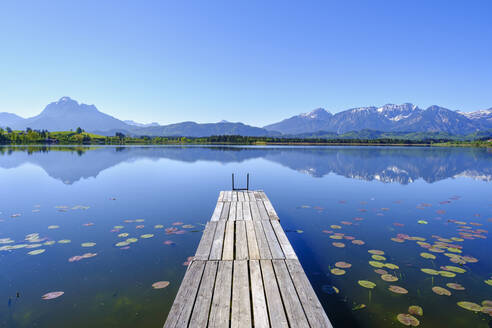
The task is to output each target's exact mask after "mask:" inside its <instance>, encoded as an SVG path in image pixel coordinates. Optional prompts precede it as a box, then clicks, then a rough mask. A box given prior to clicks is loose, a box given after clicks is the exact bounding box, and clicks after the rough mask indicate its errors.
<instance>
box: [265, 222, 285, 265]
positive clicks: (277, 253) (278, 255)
mask: <svg viewBox="0 0 492 328" xmlns="http://www.w3.org/2000/svg"><path fill="white" fill-rule="evenodd" d="M260 222H261V224H262V225H263V230H264V231H265V236H266V239H267V242H268V246H269V247H270V252H271V253H272V258H273V259H285V255H284V252H282V248H281V247H280V244H279V242H278V239H277V236H276V235H275V232H274V231H273V228H272V225H271V223H270V221H269V220H262V221H260Z"/></svg>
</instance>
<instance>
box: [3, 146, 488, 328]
mask: <svg viewBox="0 0 492 328" xmlns="http://www.w3.org/2000/svg"><path fill="white" fill-rule="evenodd" d="M231 173H236V176H237V183H238V184H244V183H245V175H246V173H250V174H251V188H252V189H263V190H265V192H266V193H267V195H268V196H269V198H270V200H271V201H272V203H273V205H274V207H275V209H276V210H277V213H278V214H279V217H280V219H281V224H282V226H283V228H284V230H286V232H287V236H288V238H289V240H290V241H291V243H292V245H293V247H294V249H295V251H296V253H297V255H298V257H299V260H300V261H301V263H302V265H303V267H304V269H305V271H306V274H307V275H308V277H309V279H310V281H311V283H312V285H313V287H314V288H315V291H316V293H317V295H318V297H319V298H320V300H321V302H322V304H323V306H324V308H325V310H326V312H327V314H328V316H329V318H330V319H331V321H332V323H333V324H334V326H335V327H378V328H380V327H404V326H403V325H402V324H401V323H399V322H398V321H397V319H396V316H397V315H398V314H399V313H407V311H408V307H409V306H411V305H418V306H421V307H422V308H423V312H424V313H423V316H416V317H417V318H418V319H419V320H420V326H421V327H446V328H450V327H477V328H480V327H483V328H487V327H490V325H491V319H492V317H491V316H489V315H488V314H486V313H482V312H473V311H470V310H466V309H464V308H462V307H460V306H458V305H457V302H460V301H469V302H473V303H477V304H481V303H482V302H483V301H484V300H492V286H491V285H488V284H487V283H486V282H485V280H488V279H492V278H491V276H492V255H491V249H492V242H491V241H490V238H488V237H489V232H488V231H489V230H491V226H492V151H491V150H490V149H489V150H487V149H478V148H403V147H401V148H400V147H76V148H74V147H52V148H45V147H4V148H0V247H1V248H0V249H1V251H0V327H9V328H14V327H73V328H76V327H84V328H86V327H161V326H162V324H163V323H164V321H165V318H166V315H167V313H168V311H169V309H170V307H171V304H172V302H173V300H174V297H175V295H176V293H177V290H178V288H179V285H180V282H181V280H182V278H183V276H184V273H185V270H186V266H185V265H183V262H185V261H186V260H187V257H188V256H192V255H193V254H194V252H195V249H196V247H197V245H198V242H199V240H200V237H201V230H202V229H203V226H204V224H205V223H206V222H207V221H208V220H209V219H210V216H211V214H212V212H213V209H214V207H215V203H216V200H217V197H218V193H219V191H220V190H227V189H230V188H231ZM419 221H421V222H420V223H419ZM173 223H174V224H175V225H173ZM170 227H177V228H178V231H179V233H178V234H175V233H172V234H169V233H166V230H165V229H166V228H170ZM167 231H168V232H169V231H171V230H169V229H168V230H167ZM181 232H183V233H181ZM126 234H128V235H126ZM342 234H343V235H342ZM29 235H30V236H29ZM142 235H143V236H144V237H149V235H153V236H150V238H142V237H141V236H142ZM145 235H147V236H145ZM26 236H27V240H26ZM352 237H353V238H352ZM415 237H417V238H415ZM129 238H136V240H137V242H132V243H127V242H125V241H126V240H127V239H129ZM334 238H341V239H334ZM354 238H355V239H357V240H361V241H363V242H364V244H363V245H356V244H353V243H352V240H353V239H354ZM392 238H396V239H392ZM60 241H62V242H60ZM133 241H134V240H133ZM119 242H124V243H123V244H119V245H120V246H116V244H117V243H119ZM333 242H342V243H343V244H344V245H345V247H343V248H339V247H334V246H333V244H332V243H333ZM82 243H95V245H93V244H84V245H85V246H91V245H93V246H91V247H83V246H82ZM436 243H437V244H436ZM17 245H18V246H17ZM429 247H430V249H429ZM37 250H45V251H44V252H42V253H40V254H37V255H29V254H28V253H29V252H32V251H37ZM368 250H381V251H383V252H384V255H383V256H384V259H383V258H378V257H376V259H374V258H372V255H373V254H371V253H369V252H368ZM38 252H39V251H38ZM38 252H34V253H31V254H36V253H38ZM423 252H424V253H429V254H431V255H433V256H435V257H436V258H435V259H426V258H423V257H422V256H421V255H420V254H421V253H423ZM83 254H89V255H87V256H86V257H85V258H82V257H75V256H81V255H83ZM95 254H97V255H95ZM451 260H453V261H455V262H458V263H453V262H452V261H451ZM339 261H345V262H348V263H350V264H351V265H352V267H351V268H348V269H344V270H345V271H346V273H345V274H343V275H335V274H333V273H332V272H331V270H332V269H334V268H335V263H336V262H339ZM369 261H375V262H371V263H372V265H373V266H372V265H371V264H369ZM381 264H383V265H385V266H384V267H382V268H379V269H382V270H385V271H387V272H388V273H389V274H391V275H392V276H393V277H396V278H397V279H398V280H397V281H395V282H387V281H384V280H383V279H381V275H380V274H378V273H376V272H375V270H377V269H378V267H379V266H381ZM388 264H389V265H388ZM391 264H394V265H395V266H397V267H398V269H396V268H395V266H392V265H391ZM374 266H376V267H374ZM445 266H452V267H445ZM422 268H424V269H425V268H427V269H432V270H436V272H438V273H437V275H432V274H427V273H425V272H422V271H421V269H422ZM456 268H458V270H457V271H460V272H462V273H455V276H454V277H446V276H452V275H453V272H452V271H456ZM460 269H463V270H466V272H463V270H460ZM450 270H451V271H450ZM446 271H447V272H448V273H446ZM335 272H336V271H335ZM429 272H431V273H435V272H434V271H429ZM443 272H444V273H443ZM390 279H395V278H391V277H390ZM360 280H367V281H371V282H373V283H375V284H376V287H375V288H374V289H371V290H370V289H366V288H364V287H362V286H360V285H359V283H358V282H359V281H360ZM157 281H169V282H170V284H169V286H168V287H166V288H163V289H154V288H152V284H153V283H155V282H157ZM449 283H458V284H460V285H461V286H463V287H464V288H465V289H464V290H455V289H453V288H450V287H448V286H447V285H446V284H449ZM390 285H396V286H400V287H403V288H405V289H406V290H407V291H408V293H406V294H397V293H394V292H391V291H389V290H388V288H389V286H390ZM334 287H336V288H334ZM433 287H443V288H445V289H446V290H447V291H449V292H450V293H451V295H449V296H446V295H438V294H436V293H435V292H433V290H432V288H433ZM454 287H456V286H454ZM336 290H337V291H338V293H337V292H336ZM56 291H63V292H64V294H63V295H61V296H60V297H58V298H54V299H49V300H44V299H42V296H43V295H45V294H47V293H49V292H56ZM485 304H487V303H485ZM364 305H365V307H364ZM484 311H487V309H484Z"/></svg>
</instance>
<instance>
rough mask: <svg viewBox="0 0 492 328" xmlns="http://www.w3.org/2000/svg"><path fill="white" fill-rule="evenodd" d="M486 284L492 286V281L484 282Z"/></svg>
mask: <svg viewBox="0 0 492 328" xmlns="http://www.w3.org/2000/svg"><path fill="white" fill-rule="evenodd" d="M484 282H485V283H486V284H487V285H489V286H492V279H489V280H484Z"/></svg>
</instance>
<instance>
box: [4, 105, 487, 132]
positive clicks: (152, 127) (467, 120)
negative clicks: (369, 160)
mask: <svg viewBox="0 0 492 328" xmlns="http://www.w3.org/2000/svg"><path fill="white" fill-rule="evenodd" d="M0 127H3V128H6V127H10V128H11V129H14V130H24V129H26V128H31V129H38V130H48V131H65V130H75V129H76V128H77V127H81V128H83V129H84V130H85V131H87V132H92V133H98V134H102V135H114V134H115V133H116V132H122V133H125V134H128V135H138V136H140V135H147V136H187V137H204V136H211V135H244V136H282V135H285V136H297V135H304V136H306V135H309V134H311V135H318V136H321V135H334V136H336V135H340V134H345V133H347V132H352V131H368V130H369V131H383V132H394V133H403V132H431V133H436V132H445V133H448V134H454V135H465V134H470V133H474V132H477V131H484V130H490V129H492V108H490V109H486V110H479V111H475V112H459V111H452V110H450V109H447V108H444V107H439V106H435V105H434V106H430V107H429V108H427V109H421V108H419V107H418V106H416V105H413V104H410V103H405V104H401V105H395V104H387V105H384V106H381V107H376V106H370V107H359V108H353V109H348V110H344V111H341V112H338V113H336V114H331V113H330V112H328V111H326V110H325V109H323V108H318V109H315V110H313V111H311V112H309V113H304V114H299V115H296V116H292V117H290V118H288V119H285V120H283V121H280V122H277V123H273V124H270V125H267V126H264V127H254V126H250V125H246V124H243V123H240V122H236V123H233V122H227V121H221V122H217V123H196V122H181V123H175V124H169V125H159V124H158V123H155V122H154V123H150V124H142V123H137V122H135V121H131V120H126V121H123V120H120V119H117V118H115V117H113V116H110V115H108V114H105V113H103V112H100V111H99V110H98V109H97V108H96V106H94V105H86V104H82V103H78V102H77V101H75V100H73V99H71V98H70V97H62V98H60V100H58V101H56V102H52V103H50V104H48V105H47V106H46V107H45V108H44V110H43V111H42V112H41V113H40V114H39V115H36V116H34V117H30V118H22V117H20V116H18V115H15V114H12V113H5V112H4V113H0Z"/></svg>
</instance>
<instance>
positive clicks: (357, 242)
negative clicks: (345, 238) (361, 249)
mask: <svg viewBox="0 0 492 328" xmlns="http://www.w3.org/2000/svg"><path fill="white" fill-rule="evenodd" d="M352 244H354V245H364V244H365V242H363V241H362V240H359V239H355V240H352Z"/></svg>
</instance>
